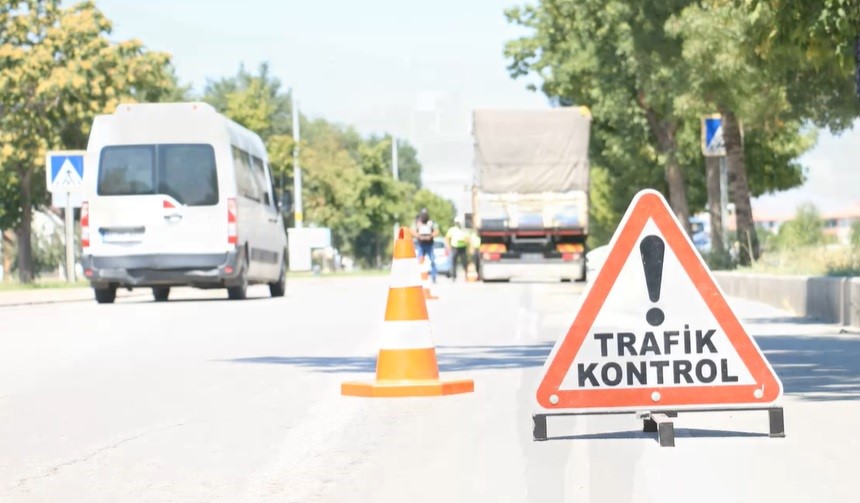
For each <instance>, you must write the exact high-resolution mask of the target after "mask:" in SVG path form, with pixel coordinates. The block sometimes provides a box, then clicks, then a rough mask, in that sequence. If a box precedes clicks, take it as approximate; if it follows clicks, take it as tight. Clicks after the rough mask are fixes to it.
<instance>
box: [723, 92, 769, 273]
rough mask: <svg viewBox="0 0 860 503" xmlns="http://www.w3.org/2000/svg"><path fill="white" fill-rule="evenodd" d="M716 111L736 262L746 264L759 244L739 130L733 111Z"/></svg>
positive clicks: (752, 257)
mask: <svg viewBox="0 0 860 503" xmlns="http://www.w3.org/2000/svg"><path fill="white" fill-rule="evenodd" d="M719 108H720V114H721V115H722V118H723V139H724V141H725V145H726V162H727V163H728V171H729V186H730V189H731V190H730V192H731V198H732V202H734V203H735V221H736V229H737V240H738V243H739V244H740V253H739V255H738V261H739V262H740V264H741V265H749V264H750V263H751V262H752V261H753V260H755V259H757V258H758V257H759V244H758V236H757V235H756V231H755V223H754V222H753V216H752V205H751V204H750V187H749V184H748V183H747V172H746V166H745V165H744V147H743V144H742V140H741V130H740V126H739V125H738V121H737V117H735V114H734V112H732V111H731V110H729V109H728V107H726V106H724V105H720V107H719Z"/></svg>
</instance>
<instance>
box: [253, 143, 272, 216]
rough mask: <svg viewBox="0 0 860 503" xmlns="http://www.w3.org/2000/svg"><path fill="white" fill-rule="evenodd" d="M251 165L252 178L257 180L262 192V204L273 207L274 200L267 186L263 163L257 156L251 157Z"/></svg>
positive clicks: (270, 189)
mask: <svg viewBox="0 0 860 503" xmlns="http://www.w3.org/2000/svg"><path fill="white" fill-rule="evenodd" d="M251 164H252V165H253V166H254V176H255V177H256V178H257V184H258V185H259V187H260V190H261V191H262V192H263V202H264V203H266V206H273V202H274V200H275V198H274V197H272V188H271V187H270V186H269V181H268V179H267V177H266V168H264V167H263V161H262V159H260V158H259V157H257V156H253V155H252V156H251Z"/></svg>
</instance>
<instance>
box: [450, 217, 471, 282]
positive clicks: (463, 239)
mask: <svg viewBox="0 0 860 503" xmlns="http://www.w3.org/2000/svg"><path fill="white" fill-rule="evenodd" d="M445 246H447V248H448V252H449V254H451V281H457V261H458V259H460V261H461V262H462V263H463V275H464V277H465V275H466V274H468V273H469V255H468V247H469V231H467V230H466V229H464V228H463V217H461V216H459V215H458V216H457V217H455V218H454V225H452V226H451V227H450V228H449V229H448V232H447V233H446V234H445Z"/></svg>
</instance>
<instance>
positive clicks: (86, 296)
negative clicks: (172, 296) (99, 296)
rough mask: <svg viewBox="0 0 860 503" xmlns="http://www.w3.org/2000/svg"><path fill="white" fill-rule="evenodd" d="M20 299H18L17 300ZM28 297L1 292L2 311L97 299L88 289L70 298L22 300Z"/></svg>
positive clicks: (134, 295) (54, 290)
mask: <svg viewBox="0 0 860 503" xmlns="http://www.w3.org/2000/svg"><path fill="white" fill-rule="evenodd" d="M63 290H64V289H60V288H45V289H42V290H40V291H42V292H60V291H63ZM22 291H23V292H30V291H33V290H22ZM141 295H145V293H144V292H142V291H141V292H134V291H132V292H126V293H125V294H121V295H117V300H119V299H122V298H127V297H139V296H141ZM4 297H9V300H6V299H5V298H4ZM15 297H18V298H15ZM21 297H26V295H24V296H21V295H20V291H19V292H7V293H3V292H0V309H2V308H5V307H21V306H36V305H46V304H69V303H74V302H95V297H94V296H93V293H92V290H90V289H86V292H83V291H81V292H74V293H73V294H72V293H70V294H69V295H68V296H62V295H57V296H55V297H50V298H38V296H37V295H33V297H34V298H30V299H27V298H21Z"/></svg>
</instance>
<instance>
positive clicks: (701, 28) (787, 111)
mask: <svg viewBox="0 0 860 503" xmlns="http://www.w3.org/2000/svg"><path fill="white" fill-rule="evenodd" d="M770 3H771V4H780V3H781V2H770ZM801 3H803V2H801ZM780 20H782V21H783V22H784V21H785V20H786V19H785V18H784V16H783V14H782V13H780V12H775V11H774V10H772V9H771V8H770V7H769V6H768V5H767V4H766V3H765V2H758V1H751V2H740V1H739V2H728V1H725V0H711V1H709V2H700V3H694V4H691V5H689V6H687V7H685V8H684V9H683V10H681V11H680V12H679V13H678V14H677V15H675V16H673V17H672V18H670V19H669V21H668V22H667V30H668V31H669V32H670V33H671V34H673V35H674V36H676V37H678V38H679V39H680V40H682V47H683V49H682V54H683V57H684V64H685V66H687V67H688V68H689V71H688V75H689V79H688V87H687V89H686V90H679V91H680V92H679V95H678V97H677V100H676V101H677V103H678V108H679V110H685V111H687V112H689V113H705V112H709V111H713V109H716V110H718V111H719V112H720V113H721V115H722V117H723V134H724V139H725V145H726V151H727V155H726V158H727V162H728V170H729V182H730V186H731V190H730V194H731V197H732V199H733V200H734V203H735V206H736V215H737V224H738V225H737V231H738V240H739V241H740V242H742V243H751V245H752V246H751V250H749V253H750V254H751V256H750V255H742V256H741V257H740V258H741V263H748V262H749V260H750V259H751V258H755V257H757V256H758V253H759V245H758V239H757V236H756V230H755V226H754V225H753V220H752V210H751V205H750V196H751V195H753V191H752V190H751V184H752V182H751V179H752V178H753V177H755V176H757V173H756V172H757V171H758V172H760V173H762V174H763V171H764V170H761V169H759V166H754V169H753V170H748V169H747V161H748V160H749V158H748V149H747V147H746V145H745V143H746V140H745V138H744V135H745V134H758V135H759V140H762V136H764V137H766V138H767V139H765V140H764V141H763V143H765V144H767V145H768V149H769V150H771V151H772V152H773V153H775V154H776V156H777V157H782V164H781V166H780V167H779V168H778V169H779V170H780V171H782V172H783V173H784V174H787V176H785V177H780V178H781V180H780V181H779V182H777V183H774V184H772V185H773V188H777V189H779V188H787V186H791V184H794V183H797V182H799V181H800V177H799V176H791V173H792V171H794V172H795V173H797V170H796V169H794V168H795V167H796V165H792V161H791V159H792V158H788V159H786V158H785V155H784V154H785V153H789V154H791V155H799V153H802V152H803V149H798V148H796V147H795V148H792V147H791V146H788V145H786V137H790V141H789V142H788V143H789V145H790V144H791V143H792V140H793V141H794V143H795V145H796V146H800V147H805V148H809V147H810V146H811V145H812V142H810V141H809V140H810V138H809V136H808V135H806V134H805V132H803V131H802V129H801V126H800V125H801V124H802V123H804V122H805V121H811V122H812V123H813V124H815V125H818V126H822V125H823V126H827V127H830V128H831V129H833V128H835V129H841V128H844V127H846V126H847V125H848V124H850V123H851V122H852V121H853V119H854V117H856V116H857V114H858V112H860V108H858V106H857V104H856V103H851V100H849V96H850V87H849V86H847V85H846V84H847V83H848V82H849V79H848V78H847V74H846V73H845V71H844V68H843V65H842V63H841V62H840V60H839V58H838V57H837V56H834V55H833V54H832V52H831V53H829V54H828V53H822V54H817V55H816V56H815V58H813V59H810V58H809V54H806V53H804V52H802V51H800V50H798V46H797V45H794V44H782V45H780V44H778V43H777V44H776V45H774V44H773V41H772V40H771V38H772V37H773V35H774V33H776V32H779V31H780V30H783V29H784V28H785V27H780V26H779V23H780V22H781V21H780ZM797 23H800V24H804V23H806V20H801V19H796V20H795V24H797ZM765 32H767V33H768V36H767V37H766V38H764V39H763V38H762V34H763V33H765ZM840 75H841V76H842V77H841V79H842V80H841V81H840ZM703 106H704V107H710V110H708V109H707V108H703ZM761 143H762V142H761V141H760V143H759V146H760V145H761ZM758 154H759V160H763V159H766V158H767V156H766V155H765V156H761V154H762V152H761V149H759V152H758ZM765 165H766V167H768V168H772V167H773V163H768V162H765ZM782 168H787V169H782ZM771 174H773V171H771ZM781 182H788V183H781ZM745 249H746V248H745Z"/></svg>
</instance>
